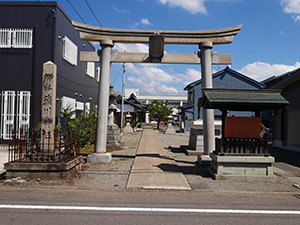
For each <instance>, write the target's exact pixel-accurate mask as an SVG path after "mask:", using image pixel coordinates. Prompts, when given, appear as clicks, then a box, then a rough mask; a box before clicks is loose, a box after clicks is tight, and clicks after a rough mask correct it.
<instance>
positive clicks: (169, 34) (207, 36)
mask: <svg viewBox="0 0 300 225" xmlns="http://www.w3.org/2000/svg"><path fill="white" fill-rule="evenodd" d="M72 24H73V26H74V27H75V29H76V30H77V31H78V32H79V34H80V38H81V39H82V40H86V41H102V40H106V39H110V40H112V41H113V42H119V43H149V38H150V37H152V36H154V35H161V36H163V37H164V44H199V43H201V42H212V43H213V44H230V43H231V42H232V41H233V37H234V36H235V35H237V34H238V32H239V31H240V29H241V28H242V25H241V24H240V25H238V26H234V27H228V28H222V29H215V30H203V31H171V30H166V31H156V30H130V29H114V28H105V27H97V26H91V25H86V24H82V23H78V22H75V21H72Z"/></svg>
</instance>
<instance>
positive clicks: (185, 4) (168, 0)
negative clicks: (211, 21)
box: [158, 0, 207, 15]
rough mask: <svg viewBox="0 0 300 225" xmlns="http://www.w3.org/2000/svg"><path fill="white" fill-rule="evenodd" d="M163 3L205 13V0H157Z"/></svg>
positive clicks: (191, 11) (193, 12)
mask: <svg viewBox="0 0 300 225" xmlns="http://www.w3.org/2000/svg"><path fill="white" fill-rule="evenodd" d="M158 1H159V2H160V3H161V4H163V5H169V6H170V7H182V8H183V9H185V10H186V11H188V12H190V13H192V14H196V13H200V14H204V15H206V14H207V11H206V8H205V6H204V1H205V0H158Z"/></svg>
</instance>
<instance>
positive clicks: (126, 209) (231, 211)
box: [0, 205, 300, 215]
mask: <svg viewBox="0 0 300 225" xmlns="http://www.w3.org/2000/svg"><path fill="white" fill-rule="evenodd" d="M0 209H38V210H79V211H80V210H85V211H123V212H167V213H225V214H276V215H278V214H281V215H282V214H287V215H300V211H294V210H238V209H179V208H130V207H88V206H47V205H0Z"/></svg>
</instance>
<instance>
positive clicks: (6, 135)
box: [1, 91, 15, 140]
mask: <svg viewBox="0 0 300 225" xmlns="http://www.w3.org/2000/svg"><path fill="white" fill-rule="evenodd" d="M1 102H2V104H1V137H2V138H3V139H4V140H8V139H10V138H11V132H12V129H13V128H14V117H15V92H14V91H2V101H1Z"/></svg>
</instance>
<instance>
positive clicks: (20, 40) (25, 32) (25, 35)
mask: <svg viewBox="0 0 300 225" xmlns="http://www.w3.org/2000/svg"><path fill="white" fill-rule="evenodd" d="M12 34H13V38H12V47H13V48H32V29H14V30H12Z"/></svg>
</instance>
